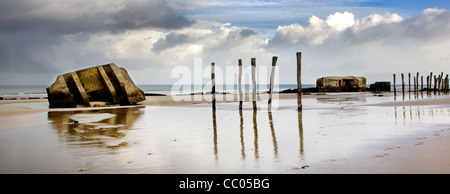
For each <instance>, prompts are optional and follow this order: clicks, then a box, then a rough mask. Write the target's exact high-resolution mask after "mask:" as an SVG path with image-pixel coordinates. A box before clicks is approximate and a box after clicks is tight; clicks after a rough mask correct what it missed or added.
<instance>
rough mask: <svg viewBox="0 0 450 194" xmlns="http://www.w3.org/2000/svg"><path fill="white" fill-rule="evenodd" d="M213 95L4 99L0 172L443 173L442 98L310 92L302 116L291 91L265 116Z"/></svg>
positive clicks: (449, 116)
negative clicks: (114, 100) (92, 104)
mask: <svg viewBox="0 0 450 194" xmlns="http://www.w3.org/2000/svg"><path fill="white" fill-rule="evenodd" d="M180 98H183V100H181V101H180ZM194 98H196V99H194ZM210 98H211V96H210V95H204V96H203V97H202V96H200V97H198V96H197V97H195V96H178V98H173V97H171V96H147V99H146V101H144V102H141V103H139V104H138V105H137V106H126V107H112V108H110V107H100V108H73V109H49V108H47V107H48V103H47V100H46V99H35V100H2V101H0V123H1V126H0V173H276V174H284V173H290V174H291V173H292V174H305V173H306V174H308V173H438V174H440V173H443V174H447V173H450V155H449V154H448V153H450V96H447V95H442V96H434V95H433V96H426V95H425V96H421V97H409V98H408V97H407V98H406V99H405V100H403V99H401V97H400V98H399V96H397V97H396V98H395V99H394V96H393V94H392V93H383V94H381V95H380V94H371V93H329V94H310V95H303V98H302V99H303V107H304V108H303V110H302V111H301V112H300V113H299V112H297V110H296V108H297V105H296V94H280V95H279V96H277V99H278V101H277V102H276V103H274V106H275V107H274V108H273V109H272V110H273V111H272V112H271V113H269V112H267V95H266V94H261V95H260V96H259V97H258V111H253V110H252V107H251V102H248V101H246V102H244V109H243V111H238V102H236V99H237V96H236V95H231V94H227V95H225V96H222V97H220V98H217V100H218V102H219V103H218V104H217V110H216V111H215V112H213V111H212V110H211V103H210ZM174 99H175V100H174ZM246 99H249V96H246ZM75 121H76V122H75Z"/></svg>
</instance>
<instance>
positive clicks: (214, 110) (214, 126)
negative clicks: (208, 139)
mask: <svg viewBox="0 0 450 194" xmlns="http://www.w3.org/2000/svg"><path fill="white" fill-rule="evenodd" d="M212 117H213V134H214V140H213V141H214V158H215V159H216V160H217V159H219V154H218V148H217V122H216V109H213V110H212Z"/></svg>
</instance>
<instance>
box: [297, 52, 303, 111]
mask: <svg viewBox="0 0 450 194" xmlns="http://www.w3.org/2000/svg"><path fill="white" fill-rule="evenodd" d="M301 72H302V52H297V105H298V110H299V111H300V110H302V73H301Z"/></svg>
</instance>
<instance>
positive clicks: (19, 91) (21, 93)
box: [0, 84, 316, 98]
mask: <svg viewBox="0 0 450 194" xmlns="http://www.w3.org/2000/svg"><path fill="white" fill-rule="evenodd" d="M137 86H138V87H139V88H140V89H141V90H142V91H144V93H156V94H166V95H176V94H190V93H197V92H204V93H207V92H210V91H211V86H210V85H190V88H189V87H188V88H184V87H183V86H174V85H172V84H152V85H137ZM47 87H48V86H46V85H25V86H0V97H19V98H29V97H37V98H45V97H47V92H46V90H45V89H46V88H47ZM302 87H303V88H312V87H316V86H315V84H303V85H302ZM294 88H297V84H280V85H278V86H275V87H274V91H282V90H286V89H294ZM243 90H244V92H250V91H251V90H252V85H248V84H247V85H243ZM268 90H269V85H258V86H257V91H259V92H263V91H268ZM237 91H238V86H237V85H217V86H216V92H228V93H237Z"/></svg>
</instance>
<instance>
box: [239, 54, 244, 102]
mask: <svg viewBox="0 0 450 194" xmlns="http://www.w3.org/2000/svg"><path fill="white" fill-rule="evenodd" d="M238 66H239V77H238V89H239V110H242V101H243V94H242V59H239V60H238Z"/></svg>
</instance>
